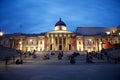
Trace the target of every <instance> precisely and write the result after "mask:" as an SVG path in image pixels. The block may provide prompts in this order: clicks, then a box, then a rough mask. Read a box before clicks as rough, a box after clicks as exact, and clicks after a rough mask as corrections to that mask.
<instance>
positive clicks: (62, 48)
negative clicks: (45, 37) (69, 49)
mask: <svg viewBox="0 0 120 80" xmlns="http://www.w3.org/2000/svg"><path fill="white" fill-rule="evenodd" d="M63 49H64V45H63V37H62V50H63Z"/></svg>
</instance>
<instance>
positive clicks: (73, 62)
mask: <svg viewBox="0 0 120 80" xmlns="http://www.w3.org/2000/svg"><path fill="white" fill-rule="evenodd" d="M70 63H71V64H75V63H76V61H75V58H74V56H73V55H71V57H70Z"/></svg>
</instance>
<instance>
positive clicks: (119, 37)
mask: <svg viewBox="0 0 120 80" xmlns="http://www.w3.org/2000/svg"><path fill="white" fill-rule="evenodd" d="M118 35H119V36H118V39H119V44H120V32H119V33H118Z"/></svg>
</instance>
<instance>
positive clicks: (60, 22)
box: [55, 18, 66, 26]
mask: <svg viewBox="0 0 120 80" xmlns="http://www.w3.org/2000/svg"><path fill="white" fill-rule="evenodd" d="M55 26H66V24H65V23H64V22H63V21H62V20H61V18H60V20H59V21H58V22H57V23H56V24H55Z"/></svg>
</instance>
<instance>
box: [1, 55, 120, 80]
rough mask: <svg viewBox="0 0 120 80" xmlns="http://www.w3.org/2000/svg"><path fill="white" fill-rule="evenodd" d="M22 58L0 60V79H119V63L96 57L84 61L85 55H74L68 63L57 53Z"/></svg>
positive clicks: (65, 58)
mask: <svg viewBox="0 0 120 80" xmlns="http://www.w3.org/2000/svg"><path fill="white" fill-rule="evenodd" d="M23 60H24V63H23V64H19V65H16V64H14V63H9V64H8V65H7V66H5V65H4V62H3V61H2V62H0V64H1V65H0V80H120V64H113V63H112V64H111V63H107V62H106V61H104V60H97V59H94V61H95V63H86V61H85V55H80V56H78V57H76V64H70V63H69V60H68V59H67V57H66V56H64V57H63V59H62V60H58V59H57V55H54V56H52V55H50V60H43V56H41V55H37V58H32V57H31V56H29V57H27V58H23Z"/></svg>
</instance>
